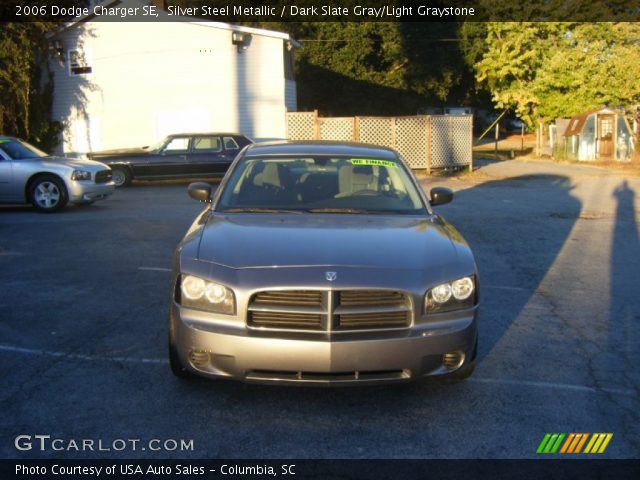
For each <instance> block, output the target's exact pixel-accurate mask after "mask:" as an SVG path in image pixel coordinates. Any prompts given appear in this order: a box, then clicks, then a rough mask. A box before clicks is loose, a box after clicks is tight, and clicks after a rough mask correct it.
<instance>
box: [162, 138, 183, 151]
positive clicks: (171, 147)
mask: <svg viewBox="0 0 640 480" xmlns="http://www.w3.org/2000/svg"><path fill="white" fill-rule="evenodd" d="M188 149H189V137H174V138H172V139H171V140H169V142H168V143H167V144H166V145H165V147H164V149H163V151H164V153H187V150H188Z"/></svg>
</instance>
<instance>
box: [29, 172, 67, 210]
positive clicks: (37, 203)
mask: <svg viewBox="0 0 640 480" xmlns="http://www.w3.org/2000/svg"><path fill="white" fill-rule="evenodd" d="M29 201H30V202H31V203H32V204H33V206H34V207H36V208H37V209H38V210H40V211H41V212H44V213H53V212H57V211H58V210H60V209H61V208H63V207H64V206H65V205H66V204H67V201H68V195H67V187H66V186H65V185H64V182H63V181H62V180H60V179H59V178H58V177H55V176H53V175H43V176H42V177H38V178H36V179H35V180H34V181H33V183H32V184H31V186H30V187H29Z"/></svg>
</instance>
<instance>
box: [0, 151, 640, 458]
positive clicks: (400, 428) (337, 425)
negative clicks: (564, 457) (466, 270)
mask: <svg viewBox="0 0 640 480" xmlns="http://www.w3.org/2000/svg"><path fill="white" fill-rule="evenodd" d="M187 183H188V182H175V183H162V184H144V183H139V184H136V185H134V186H132V187H130V188H126V189H122V190H118V191H117V192H116V193H115V195H114V196H113V197H112V198H111V199H109V200H106V201H103V202H99V203H96V204H95V205H92V206H88V207H70V208H67V209H66V210H65V211H63V212H61V213H58V214H54V215H43V214H39V213H36V212H35V211H34V210H33V209H31V208H29V207H1V208H0V278H1V283H0V284H1V285H2V288H1V289H0V312H1V313H0V316H1V320H0V359H1V361H0V376H1V378H2V389H0V408H1V410H2V417H1V420H0V422H1V424H0V430H1V431H2V433H3V434H2V439H1V441H0V456H1V457H2V458H21V459H22V458H24V459H27V458H154V457H158V458H527V457H528V458H534V457H536V456H537V455H536V448H537V447H538V444H539V443H540V441H541V440H542V437H543V436H544V435H545V433H547V432H566V433H569V432H592V433H594V432H609V433H613V438H612V440H611V442H610V444H609V446H608V448H607V450H606V452H605V453H603V454H601V455H599V458H604V457H606V458H638V456H639V454H640V421H639V420H640V400H639V398H640V395H639V393H640V391H639V385H640V368H639V365H640V348H639V345H640V295H639V294H638V292H639V291H640V289H639V288H638V281H640V275H639V273H640V242H639V236H638V232H639V229H638V223H639V221H640V213H639V212H640V210H639V207H640V200H639V199H638V193H640V179H639V178H625V177H623V176H620V175H619V174H615V173H609V172H607V171H604V170H599V169H595V168H590V167H582V166H576V165H557V164H553V163H550V162H529V163H524V162H520V161H508V162H502V163H491V164H489V163H487V164H486V165H483V166H482V168H480V169H479V170H478V171H477V172H475V173H474V174H472V175H463V176H461V177H459V178H438V179H432V178H430V179H425V180H424V184H425V186H426V187H427V188H429V187H431V186H432V185H448V186H450V187H452V188H453V189H454V190H455V191H456V198H455V200H454V202H453V203H452V204H450V205H445V206H442V207H440V208H439V209H438V210H439V212H440V213H442V214H444V215H445V216H446V217H447V219H448V220H450V221H451V222H452V223H453V224H454V225H456V226H457V227H458V229H459V230H460V231H461V232H462V234H463V235H464V236H465V238H466V239H467V241H468V242H469V243H470V244H471V246H472V247H473V249H474V253H475V255H476V260H477V261H478V264H479V268H480V273H481V282H482V307H481V325H480V344H479V364H478V368H477V369H476V372H475V374H474V375H473V376H472V377H471V378H470V379H469V380H467V381H465V382H463V383H458V384H443V383H439V382H425V383H417V384H409V385H398V386H385V387H374V388H349V389H306V388H283V387H264V386H255V385H243V384H236V383H229V382H209V381H200V380H195V381H188V382H184V381H180V380H178V379H176V378H174V377H173V376H172V375H171V374H170V372H169V367H168V363H167V361H166V355H165V353H166V317H167V307H168V301H169V290H170V285H169V283H170V282H169V280H170V274H169V272H168V269H169V268H170V263H171V256H172V252H173V249H174V247H175V245H176V244H177V242H178V241H179V240H180V238H181V237H182V235H183V234H184V232H185V230H186V229H187V228H188V226H189V225H190V223H191V221H192V219H193V218H194V217H195V215H196V214H197V213H198V212H199V211H200V208H201V207H200V205H199V204H198V203H196V202H194V201H193V200H191V199H190V198H189V197H188V196H187V194H186V185H187ZM19 435H31V436H34V435H50V436H51V438H52V439H53V438H59V439H63V440H64V441H65V442H66V443H63V444H59V446H68V442H69V440H79V439H93V440H95V441H96V442H97V441H98V440H102V442H103V446H104V447H110V446H113V445H114V440H118V439H140V440H141V443H140V444H138V448H137V449H136V450H135V451H133V450H132V449H131V448H127V449H125V450H124V451H119V450H118V449H113V448H112V449H111V451H95V450H94V451H85V452H77V451H74V450H73V449H70V450H67V449H65V450H63V451H54V450H52V449H51V448H49V449H46V450H45V451H40V449H39V448H38V447H39V446H38V445H37V444H34V448H32V449H30V450H18V449H16V447H15V445H14V440H15V438H16V437H17V436H19ZM151 439H160V440H162V441H164V440H167V439H169V440H177V442H178V443H179V442H180V440H186V441H187V443H188V441H191V440H192V441H193V442H192V445H193V449H192V450H189V451H181V450H180V449H179V448H178V449H174V450H172V451H166V450H165V451H162V450H161V451H151V450H150V449H149V448H145V447H144V445H147V446H148V443H145V442H147V441H148V440H151ZM172 446H173V444H171V443H170V444H169V447H172ZM143 448H145V449H144V450H143ZM582 456H583V457H588V455H582Z"/></svg>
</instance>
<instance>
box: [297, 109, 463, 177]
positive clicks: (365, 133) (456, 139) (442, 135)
mask: <svg viewBox="0 0 640 480" xmlns="http://www.w3.org/2000/svg"><path fill="white" fill-rule="evenodd" d="M472 124H473V117H472V116H471V115H426V116H415V117H326V118H318V115H317V112H289V113H287V135H288V138H289V139H290V140H336V141H341V142H351V141H358V142H361V143H370V144H373V145H381V146H385V147H391V148H394V149H396V150H397V151H398V152H399V153H400V154H401V155H402V156H403V157H404V159H405V160H406V161H407V163H408V164H409V166H410V167H411V168H415V169H418V168H419V169H423V168H424V169H427V171H431V170H432V169H439V168H450V167H463V166H471V165H472V152H471V148H472V137H471V132H472V128H473V125H472Z"/></svg>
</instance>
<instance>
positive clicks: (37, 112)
mask: <svg viewBox="0 0 640 480" xmlns="http://www.w3.org/2000/svg"><path fill="white" fill-rule="evenodd" d="M52 28H54V25H52V24H50V23H44V22H24V23H5V24H3V26H2V35H1V36H0V133H2V134H7V135H16V136H18V137H21V138H24V139H26V140H28V141H31V142H33V143H35V144H37V145H38V146H40V147H41V148H43V149H45V150H50V149H52V148H53V147H54V146H55V145H56V144H57V134H58V133H59V131H60V126H59V125H57V124H56V123H53V122H51V121H50V109H51V100H52V89H53V85H52V83H51V79H50V78H48V75H46V74H45V72H43V70H42V69H43V65H44V63H45V62H44V60H45V59H46V56H47V53H48V47H47V40H46V37H45V34H46V32H48V31H50V30H51V29H52Z"/></svg>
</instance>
